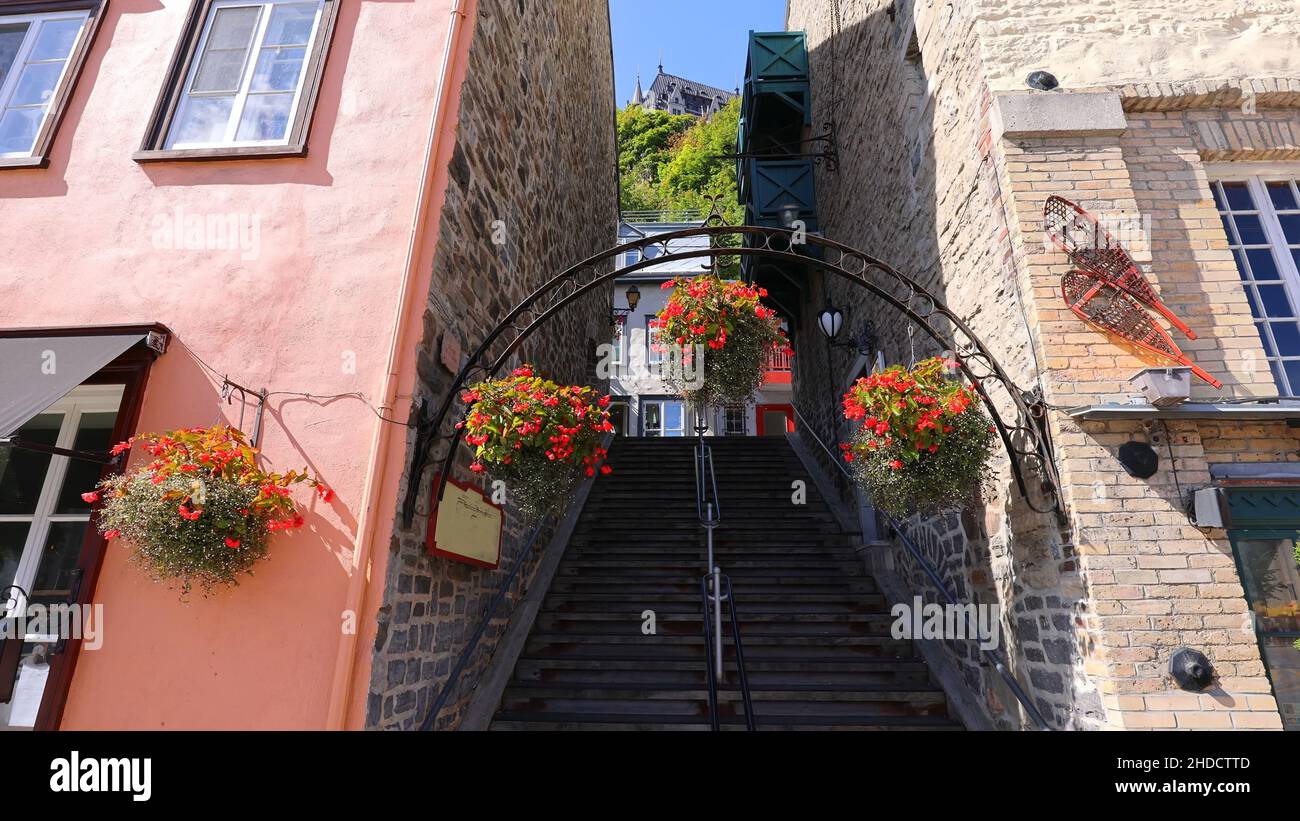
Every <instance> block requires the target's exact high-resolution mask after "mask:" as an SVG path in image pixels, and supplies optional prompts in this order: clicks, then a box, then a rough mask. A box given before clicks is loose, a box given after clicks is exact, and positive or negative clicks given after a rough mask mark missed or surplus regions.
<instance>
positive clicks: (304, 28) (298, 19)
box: [262, 3, 317, 46]
mask: <svg viewBox="0 0 1300 821" xmlns="http://www.w3.org/2000/svg"><path fill="white" fill-rule="evenodd" d="M316 9H317V4H316V3H294V4H292V5H290V4H288V3H285V4H283V5H279V6H276V7H275V10H274V11H272V12H271V21H270V22H269V23H267V24H266V38H265V39H264V40H263V41H262V45H265V46H305V45H307V42H308V41H309V40H310V39H311V27H312V23H314V22H315V21H316Z"/></svg>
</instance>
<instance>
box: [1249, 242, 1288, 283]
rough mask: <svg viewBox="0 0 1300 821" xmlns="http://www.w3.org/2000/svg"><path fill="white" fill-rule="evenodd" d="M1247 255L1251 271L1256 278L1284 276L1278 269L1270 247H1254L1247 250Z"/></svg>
mask: <svg viewBox="0 0 1300 821" xmlns="http://www.w3.org/2000/svg"><path fill="white" fill-rule="evenodd" d="M1246 257H1247V258H1248V259H1249V260H1250V273H1251V276H1252V277H1254V278H1255V279H1281V278H1282V275H1281V274H1279V273H1278V270H1277V261H1276V260H1274V259H1273V252H1272V251H1270V250H1269V249H1267V248H1252V249H1250V250H1248V251H1246Z"/></svg>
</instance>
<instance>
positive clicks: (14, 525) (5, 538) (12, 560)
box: [0, 522, 31, 608]
mask: <svg viewBox="0 0 1300 821" xmlns="http://www.w3.org/2000/svg"><path fill="white" fill-rule="evenodd" d="M30 527H31V524H29V523H28V522H0V588H5V587H8V586H9V585H11V584H13V583H14V577H15V576H16V575H18V562H19V560H20V559H22V557H23V545H25V544H26V542H27V529H28V528H30ZM7 600H8V597H7V596H4V595H0V608H3V607H4V606H5V603H6V601H7Z"/></svg>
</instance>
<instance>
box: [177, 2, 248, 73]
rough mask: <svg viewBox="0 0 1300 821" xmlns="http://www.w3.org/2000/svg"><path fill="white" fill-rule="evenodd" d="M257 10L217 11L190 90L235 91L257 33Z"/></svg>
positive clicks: (231, 9)
mask: <svg viewBox="0 0 1300 821" xmlns="http://www.w3.org/2000/svg"><path fill="white" fill-rule="evenodd" d="M257 15H258V9H257V8H229V9H217V13H216V16H215V17H213V20H212V29H211V31H210V32H209V33H208V41H207V44H206V45H205V46H204V50H203V58H202V59H201V60H200V61H199V69H198V71H197V72H195V74H194V83H193V85H192V86H191V87H190V90H191V91H199V92H206V91H229V92H233V91H238V90H239V81H240V78H241V77H242V76H243V70H244V58H245V56H246V55H247V54H248V48H249V46H250V45H251V43H252V40H253V34H254V32H256V30H257Z"/></svg>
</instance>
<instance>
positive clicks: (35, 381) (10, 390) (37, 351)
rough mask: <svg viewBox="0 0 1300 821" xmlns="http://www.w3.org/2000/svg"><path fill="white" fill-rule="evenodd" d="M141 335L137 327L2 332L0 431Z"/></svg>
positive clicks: (65, 390)
mask: <svg viewBox="0 0 1300 821" xmlns="http://www.w3.org/2000/svg"><path fill="white" fill-rule="evenodd" d="M144 338H145V334H144V333H142V332H139V331H136V332H132V333H123V334H115V335H106V336H33V337H5V338H0V437H3V436H8V435H10V434H11V433H13V432H14V431H16V430H18V428H20V427H22V426H23V424H24V423H26V422H27V421H28V420H29V419H31V418H32V417H33V416H35V415H36V414H38V413H40V412H41V411H43V410H45V409H46V408H48V407H49V406H50V405H53V404H54V403H55V402H57V401H59V400H60V399H61V398H63V396H64V395H65V394H67V393H68V392H69V391H71V390H72V389H73V388H75V387H77V386H78V385H80V384H81V383H82V382H85V381H86V379H87V378H89V377H90V376H92V375H93V374H94V373H95V372H96V371H98V370H99V369H100V368H102V367H104V366H105V365H107V364H108V363H109V362H112V361H113V360H114V359H117V357H118V356H120V355H121V354H122V353H123V352H124V351H126V350H127V349H128V348H130V347H131V346H132V345H134V344H136V343H137V342H139V341H140V340H142V339H144Z"/></svg>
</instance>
